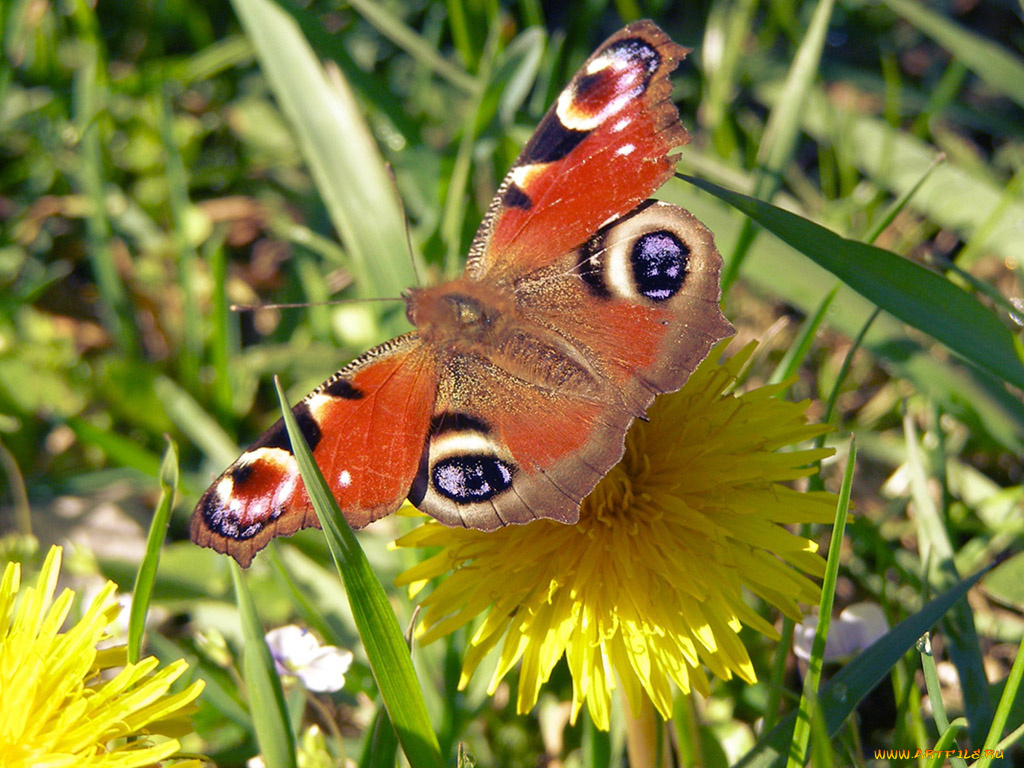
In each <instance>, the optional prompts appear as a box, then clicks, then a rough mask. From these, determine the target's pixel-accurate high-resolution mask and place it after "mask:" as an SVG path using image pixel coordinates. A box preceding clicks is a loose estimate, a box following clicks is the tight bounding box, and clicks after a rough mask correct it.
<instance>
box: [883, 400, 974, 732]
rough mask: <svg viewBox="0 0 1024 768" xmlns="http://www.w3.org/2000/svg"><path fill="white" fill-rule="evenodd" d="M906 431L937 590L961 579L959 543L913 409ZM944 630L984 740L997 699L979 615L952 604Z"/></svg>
mask: <svg viewBox="0 0 1024 768" xmlns="http://www.w3.org/2000/svg"><path fill="white" fill-rule="evenodd" d="M936 421H938V419H936ZM903 434H904V442H905V443H906V448H907V469H908V470H909V474H910V493H911V496H912V498H913V500H914V514H913V520H914V523H915V524H916V526H917V540H918V547H919V549H920V555H919V556H920V558H921V562H922V563H924V564H925V567H926V569H927V572H926V573H924V574H922V578H923V580H924V581H925V583H927V584H928V585H929V586H930V587H931V588H932V589H933V590H934V591H938V590H941V589H946V588H948V587H950V586H952V585H953V584H955V583H956V581H957V580H958V579H959V574H958V573H957V570H956V565H955V564H954V562H953V543H952V542H951V541H950V540H949V533H948V532H947V530H946V523H945V518H946V515H945V514H944V510H942V509H941V508H940V507H939V505H938V504H936V503H935V501H934V499H933V498H932V494H931V492H930V491H929V488H928V485H929V483H928V480H929V473H928V471H927V470H926V468H925V459H924V457H923V456H922V454H921V447H920V443H919V442H918V439H917V431H916V429H915V427H914V422H913V418H912V417H911V416H910V414H905V415H904V417H903ZM940 460H941V459H940ZM944 629H945V630H946V645H947V649H948V652H949V657H950V660H951V661H952V662H953V664H954V665H955V666H956V669H957V673H958V675H959V678H960V689H961V691H962V692H963V698H964V710H965V714H966V715H967V720H968V722H969V723H970V728H969V730H970V734H971V741H972V742H973V743H974V744H980V743H981V742H982V741H983V740H984V737H985V732H986V730H987V729H988V724H989V723H990V722H991V720H992V702H991V701H990V700H989V698H988V678H987V676H986V674H985V665H984V660H983V659H982V658H981V651H980V642H979V640H978V632H977V630H976V628H975V626H974V614H973V612H972V610H971V607H970V606H969V605H968V604H967V601H966V600H963V601H960V602H958V603H957V604H956V605H954V606H953V607H952V608H951V609H950V612H949V615H948V616H947V617H946V618H945V619H944ZM946 725H947V724H946V723H945V722H939V727H940V730H941V729H943V728H945V727H946Z"/></svg>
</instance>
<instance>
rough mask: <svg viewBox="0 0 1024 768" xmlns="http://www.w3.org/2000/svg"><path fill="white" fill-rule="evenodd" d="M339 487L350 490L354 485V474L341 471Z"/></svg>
mask: <svg viewBox="0 0 1024 768" xmlns="http://www.w3.org/2000/svg"><path fill="white" fill-rule="evenodd" d="M338 485H339V486H340V487H341V488H348V487H349V486H350V485H352V474H351V473H350V472H349V471H348V470H347V469H343V470H341V473H340V474H339V475H338Z"/></svg>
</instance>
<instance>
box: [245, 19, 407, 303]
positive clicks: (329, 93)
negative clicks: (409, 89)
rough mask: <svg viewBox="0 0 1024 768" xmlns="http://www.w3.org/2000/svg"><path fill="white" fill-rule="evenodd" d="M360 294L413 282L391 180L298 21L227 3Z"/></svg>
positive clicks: (393, 290) (389, 292)
mask: <svg viewBox="0 0 1024 768" xmlns="http://www.w3.org/2000/svg"><path fill="white" fill-rule="evenodd" d="M233 5H234V8H235V11H236V12H237V13H238V17H239V19H240V20H241V22H242V26H243V27H244V28H245V31H246V34H247V35H248V37H249V39H250V40H251V41H252V43H253V45H254V47H255V48H256V52H257V56H258V57H259V61H260V66H261V67H262V69H263V72H264V73H265V74H266V77H267V80H268V81H269V83H270V85H271V87H272V88H273V90H274V94H275V96H276V97H277V100H278V103H279V104H280V106H281V109H282V111H283V112H284V113H285V115H286V116H287V117H288V119H289V121H290V122H291V125H292V127H293V129H294V131H295V136H296V140H297V141H298V144H299V147H300V149H301V151H302V154H303V156H304V157H305V158H306V162H307V164H308V165H309V169H310V172H311V173H312V175H313V178H314V180H315V181H316V185H317V188H318V190H319V191H320V194H321V196H322V197H323V200H324V203H325V205H326V206H327V210H328V212H329V214H330V216H331V220H332V221H333V222H334V226H335V227H336V228H337V230H338V232H339V234H340V235H341V240H342V242H343V243H344V245H345V249H346V252H347V253H348V255H349V257H350V263H349V265H348V266H349V268H350V269H351V270H352V272H353V273H354V274H355V276H356V279H357V283H358V285H357V290H358V291H359V292H360V294H361V295H362V296H364V297H374V298H377V297H382V296H398V295H399V294H400V293H401V291H402V290H403V289H404V288H406V287H407V286H409V285H412V284H413V283H414V282H415V273H414V271H413V267H412V261H411V260H410V259H409V258H408V256H407V253H408V245H407V243H406V240H405V223H404V219H403V216H402V211H401V208H400V206H399V204H398V200H397V197H396V191H395V185H394V182H393V181H392V179H391V177H390V176H389V175H388V173H387V171H386V170H385V164H384V159H383V158H382V157H381V154H380V151H379V149H378V148H377V144H376V143H375V142H374V140H373V136H372V134H371V132H370V129H369V127H368V126H367V125H366V122H365V120H364V119H363V117H362V113H361V110H360V108H359V105H358V104H357V103H356V101H355V98H354V97H353V95H352V92H351V90H350V89H349V87H348V85H347V84H346V83H345V81H344V79H343V78H342V77H341V76H340V75H339V76H338V77H334V78H328V75H327V73H326V72H325V71H324V68H323V67H322V66H321V65H320V62H319V61H318V60H317V57H316V55H315V54H314V53H313V51H312V49H310V47H309V45H308V43H307V42H306V40H305V38H304V37H303V36H302V33H301V32H300V31H299V27H298V25H297V24H296V23H295V21H294V20H293V19H292V17H291V16H289V15H288V14H287V13H285V12H284V11H282V10H281V9H280V8H279V7H277V6H276V5H275V4H274V3H273V2H271V1H270V0H234V2H233Z"/></svg>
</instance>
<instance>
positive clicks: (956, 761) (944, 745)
mask: <svg viewBox="0 0 1024 768" xmlns="http://www.w3.org/2000/svg"><path fill="white" fill-rule="evenodd" d="M966 725H967V721H966V720H964V719H963V718H962V717H958V718H957V719H956V720H954V721H953V722H952V723H950V724H949V726H948V727H947V728H946V729H945V730H944V731H943V732H942V735H941V736H940V737H939V740H938V741H937V742H935V754H934V755H933V756H932V759H931V760H929V761H928V768H941V767H942V766H944V765H946V763H945V762H944V760H946V759H948V760H949V765H951V766H952V767H953V768H967V761H966V760H964V759H963V758H962V757H958V756H955V755H950V756H948V758H947V756H946V755H944V754H943V752H945V751H947V750H952V751H956V750H957V746H956V737H957V735H958V734H959V733H960V731H962V730H964V726H966Z"/></svg>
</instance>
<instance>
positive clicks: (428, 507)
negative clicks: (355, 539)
mask: <svg viewBox="0 0 1024 768" xmlns="http://www.w3.org/2000/svg"><path fill="white" fill-rule="evenodd" d="M720 269H721V257H720V256H719V254H718V251H717V249H716V248H715V245H714V240H713V238H712V236H711V233H710V231H709V230H708V229H707V228H706V227H705V226H704V225H703V224H701V223H700V222H699V221H697V220H696V218H694V217H693V215H692V214H690V213H689V212H687V211H685V210H683V209H681V208H678V207H677V206H674V205H669V204H668V203H661V202H655V201H648V202H646V203H644V204H642V205H640V206H638V207H637V208H636V209H635V210H633V211H631V212H630V213H628V214H626V215H625V216H622V217H620V218H619V219H617V220H616V221H614V222H612V223H611V224H609V225H607V226H605V227H602V228H601V229H600V230H598V231H597V232H596V233H594V234H593V235H592V236H591V237H590V238H589V239H588V240H587V241H586V242H585V243H584V244H583V245H582V246H581V247H580V248H578V249H576V250H575V251H572V252H570V253H568V254H566V255H564V256H563V257H562V258H561V259H559V260H557V261H555V262H554V263H553V264H552V265H551V266H549V267H546V268H543V269H538V270H536V271H534V272H532V273H530V274H528V275H524V276H522V277H521V278H519V279H518V280H517V281H515V284H514V288H513V293H514V295H515V296H516V297H517V309H518V315H517V318H516V323H515V324H514V326H513V327H511V328H509V329H508V330H507V331H506V332H505V333H504V334H503V335H500V336H499V338H498V340H496V342H495V343H494V344H493V345H492V347H491V349H490V351H489V354H488V356H487V357H481V356H477V355H474V354H466V355H454V356H453V357H452V359H451V360H450V361H449V362H448V370H449V375H448V377H446V378H449V379H450V380H454V381H458V382H459V385H458V386H455V387H448V388H447V391H446V387H445V386H444V385H443V384H442V386H441V387H440V391H439V396H438V399H437V405H436V409H437V410H436V411H435V415H434V418H433V421H432V426H431V430H430V437H429V439H428V444H427V448H426V450H425V452H424V456H423V459H422V461H421V463H420V471H419V473H418V474H417V478H416V482H415V483H414V484H413V492H412V494H411V497H410V498H411V499H412V501H413V503H414V504H416V505H417V506H418V507H419V508H420V509H421V510H423V511H425V512H427V513H428V514H430V515H432V516H434V517H435V518H437V519H438V520H440V521H441V522H443V523H445V524H446V525H461V526H467V527H471V528H480V529H483V530H492V529H495V528H497V527H499V526H501V525H508V524H510V523H525V522H530V521H532V520H535V519H539V518H550V519H553V520H558V521H559V522H563V523H572V522H575V521H576V520H577V519H578V515H579V504H580V501H581V500H582V499H583V497H584V496H585V495H586V494H587V493H589V492H590V491H591V490H592V489H593V487H594V486H595V485H596V483H597V482H598V481H599V480H600V478H601V477H602V476H603V475H604V474H605V473H606V472H607V471H608V470H609V469H611V467H612V466H613V465H614V464H615V463H616V462H617V461H618V460H619V459H620V458H621V457H622V453H623V440H624V437H625V433H626V430H627V429H628V428H629V424H630V422H632V420H633V419H634V418H638V417H643V415H644V413H645V411H646V409H647V407H648V406H649V405H650V403H651V401H652V400H653V398H654V396H655V395H656V394H659V393H662V392H671V391H674V390H676V389H678V388H679V387H680V386H682V384H683V383H684V382H685V381H686V379H687V377H688V376H689V374H690V373H691V372H692V370H693V369H694V368H695V367H696V366H697V364H698V363H699V362H700V361H701V360H703V359H704V357H706V356H707V354H708V352H709V351H710V349H711V347H712V346H713V345H714V344H715V343H717V342H718V341H719V340H720V339H722V338H723V337H725V336H727V335H728V334H729V333H731V332H732V327H731V326H730V325H729V323H728V322H727V321H726V320H725V318H724V317H723V316H722V314H721V311H720V309H719V307H718V300H719V296H720V290H719V272H720Z"/></svg>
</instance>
